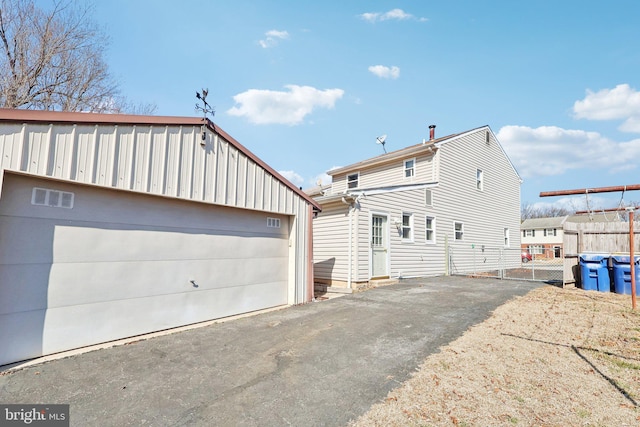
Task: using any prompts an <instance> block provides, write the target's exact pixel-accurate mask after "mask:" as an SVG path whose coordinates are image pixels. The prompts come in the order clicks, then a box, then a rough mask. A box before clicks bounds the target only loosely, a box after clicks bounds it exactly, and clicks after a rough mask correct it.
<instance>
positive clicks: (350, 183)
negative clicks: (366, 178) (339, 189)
mask: <svg viewBox="0 0 640 427" xmlns="http://www.w3.org/2000/svg"><path fill="white" fill-rule="evenodd" d="M359 179H360V173H359V172H356V173H352V174H351V175H347V188H358V180H359Z"/></svg>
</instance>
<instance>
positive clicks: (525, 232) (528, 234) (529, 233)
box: [522, 230, 536, 237]
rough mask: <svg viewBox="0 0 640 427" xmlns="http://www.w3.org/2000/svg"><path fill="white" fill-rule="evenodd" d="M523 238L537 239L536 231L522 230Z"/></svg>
mask: <svg viewBox="0 0 640 427" xmlns="http://www.w3.org/2000/svg"><path fill="white" fill-rule="evenodd" d="M522 237H536V230H522Z"/></svg>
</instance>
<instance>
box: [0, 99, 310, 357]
mask: <svg viewBox="0 0 640 427" xmlns="http://www.w3.org/2000/svg"><path fill="white" fill-rule="evenodd" d="M0 156H1V157H0V184H1V187H0V188H1V193H0V342H1V343H2V345H1V346H0V365H1V364H6V363H11V362H15V361H20V360H24V359H28V358H33V357H37V356H41V355H45V354H50V353H55V352H59V351H63V350H68V349H72V348H77V347H82V346H87V345H91V344H95V343H100V342H106V341H111V340H115V339H119V338H124V337H129V336H135V335H139V334H144V333H148V332H152V331H157V330H163V329H168V328H174V327H176V326H181V325H187V324H192V323H196V322H202V321H205V320H210V319H216V318H221V317H226V316H231V315H236V314H240V313H246V312H250V311H254V310H260V309H264V308H268V307H274V306H281V305H286V304H297V303H303V302H306V301H310V300H311V299H312V298H313V276H312V274H313V273H312V268H313V266H312V264H311V261H310V260H311V256H312V252H311V251H312V245H311V238H312V235H311V226H312V217H313V215H314V211H315V212H317V211H318V210H319V209H320V206H319V205H318V203H317V202H315V201H313V200H312V199H311V198H310V197H308V196H307V195H306V194H304V193H303V192H302V191H300V190H299V189H298V188H296V187H295V186H294V185H292V184H291V183H290V182H289V181H287V180H286V179H284V178H283V177H282V176H280V175H279V174H278V173H277V172H276V171H274V170H273V169H272V168H271V167H269V166H268V165H266V164H265V163H264V162H263V161H261V160H260V159H258V158H257V157H256V156H255V155H253V154H252V153H251V152H250V151H249V150H247V149H246V148H245V147H243V146H242V145H241V144H239V143H238V142H237V141H236V140H234V139H233V138H232V137H231V136H229V135H228V134H227V133H225V132H224V131H223V130H221V129H220V128H218V127H217V126H216V125H214V124H213V123H212V122H211V121H209V120H206V119H202V118H189V117H154V116H129V115H106V114H89V113H60V112H46V111H27V110H8V109H0Z"/></svg>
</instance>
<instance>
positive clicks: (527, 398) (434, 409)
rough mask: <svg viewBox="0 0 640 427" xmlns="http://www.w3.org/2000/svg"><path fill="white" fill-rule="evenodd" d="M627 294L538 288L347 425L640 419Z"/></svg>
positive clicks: (633, 314)
mask: <svg viewBox="0 0 640 427" xmlns="http://www.w3.org/2000/svg"><path fill="white" fill-rule="evenodd" d="M639 324H640V310H638V311H633V310H631V297H630V296H628V295H617V294H609V293H599V292H592V291H582V290H580V289H560V288H556V287H552V286H547V287H543V288H540V289H536V290H534V291H532V292H530V293H529V294H527V295H526V296H524V297H520V298H517V299H514V300H512V301H510V302H508V303H507V304H504V305H503V306H501V307H499V308H498V309H497V310H496V311H495V312H494V313H493V315H492V317H491V318H489V319H488V320H487V321H485V322H483V323H482V324H479V325H476V326H474V327H472V328H471V329H470V330H468V331H467V332H466V333H465V334H464V335H463V336H462V337H460V338H459V339H458V340H456V341H454V342H452V343H451V344H449V345H447V346H445V347H443V348H441V349H440V350H441V351H440V352H439V353H437V354H434V355H432V356H430V357H429V358H427V359H426V360H425V362H424V363H423V364H422V366H421V367H420V369H419V370H418V371H417V372H416V373H415V374H414V376H413V377H412V378H411V379H410V380H408V381H407V382H405V383H404V384H403V385H402V386H401V387H399V388H398V389H396V390H393V391H392V392H391V393H389V395H388V396H387V398H386V399H385V400H384V402H381V403H379V404H376V405H374V406H373V407H372V408H371V409H370V411H369V412H368V413H366V414H364V415H363V416H362V417H360V418H359V419H358V420H355V421H354V422H352V424H351V425H352V426H442V425H445V426H489V425H491V426H495V425H497V426H503V425H504V426H511V425H518V426H584V425H589V426H599V425H601V426H613V425H615V426H637V425H640V407H639V405H640V327H638V325H639Z"/></svg>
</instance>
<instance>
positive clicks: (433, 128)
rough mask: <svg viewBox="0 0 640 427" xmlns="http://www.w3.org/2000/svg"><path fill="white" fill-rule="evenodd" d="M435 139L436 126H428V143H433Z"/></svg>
mask: <svg viewBox="0 0 640 427" xmlns="http://www.w3.org/2000/svg"><path fill="white" fill-rule="evenodd" d="M435 137H436V125H430V126H429V141H433V140H434V139H435Z"/></svg>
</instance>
